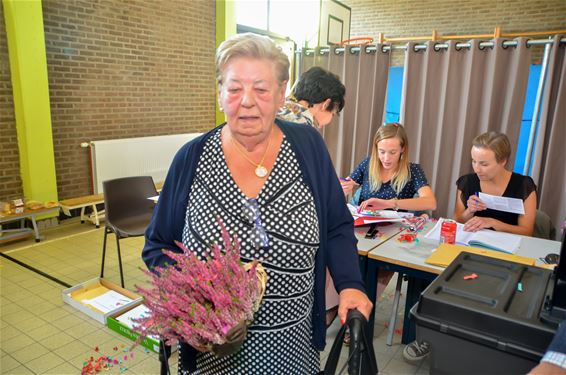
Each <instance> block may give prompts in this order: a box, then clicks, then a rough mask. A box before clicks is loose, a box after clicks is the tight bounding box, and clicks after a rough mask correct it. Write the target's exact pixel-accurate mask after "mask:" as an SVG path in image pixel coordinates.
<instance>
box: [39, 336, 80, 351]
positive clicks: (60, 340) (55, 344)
mask: <svg viewBox="0 0 566 375" xmlns="http://www.w3.org/2000/svg"><path fill="white" fill-rule="evenodd" d="M73 341H75V338H74V337H72V336H69V335H68V334H66V333H65V332H59V333H56V334H54V335H53V336H49V337H47V338H45V339H43V340H42V341H41V344H42V345H43V346H45V347H46V348H47V349H49V350H51V351H54V350H55V349H57V348H60V347H61V346H64V345H67V344H69V343H71V342H73Z"/></svg>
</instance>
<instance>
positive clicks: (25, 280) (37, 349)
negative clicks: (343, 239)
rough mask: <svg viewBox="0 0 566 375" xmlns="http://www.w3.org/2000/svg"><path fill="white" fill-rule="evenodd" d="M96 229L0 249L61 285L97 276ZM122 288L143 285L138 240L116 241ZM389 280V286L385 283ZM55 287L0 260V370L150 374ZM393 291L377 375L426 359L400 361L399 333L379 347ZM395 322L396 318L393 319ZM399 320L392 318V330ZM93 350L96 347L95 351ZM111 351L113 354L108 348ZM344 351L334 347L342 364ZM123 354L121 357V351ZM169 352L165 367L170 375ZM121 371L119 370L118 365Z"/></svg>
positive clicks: (112, 263) (387, 296)
mask: <svg viewBox="0 0 566 375" xmlns="http://www.w3.org/2000/svg"><path fill="white" fill-rule="evenodd" d="M103 231H104V229H103V228H100V229H96V228H95V227H94V226H93V225H90V224H88V223H85V224H82V225H81V224H80V223H78V222H77V221H75V220H74V219H71V220H66V221H65V222H64V223H63V224H61V225H60V226H59V227H57V228H54V229H50V230H46V231H44V232H43V234H44V235H45V239H44V240H43V241H42V242H40V243H37V244H36V243H35V242H33V240H24V241H19V242H14V243H10V244H4V245H0V252H2V253H4V254H6V255H8V256H10V257H12V258H14V259H17V260H19V261H21V262H24V263H26V264H28V265H30V266H32V267H34V268H36V269H39V270H40V271H43V272H44V273H47V274H49V275H51V276H53V277H55V278H57V279H59V280H61V281H63V282H65V283H67V284H70V285H75V284H78V283H80V282H83V281H86V280H89V279H92V278H95V277H98V275H99V272H100V268H99V267H100V257H101V249H102V239H103V235H104V232H103ZM109 239H110V243H109V247H108V254H109V255H108V256H107V264H106V271H105V277H106V278H108V279H110V280H112V281H115V282H117V283H119V280H120V279H119V273H118V266H117V259H116V258H117V257H116V247H115V241H114V237H113V236H110V237H109ZM121 245H122V246H121V247H122V259H123V264H124V274H125V279H126V280H125V282H126V288H128V289H130V290H133V289H134V285H140V284H143V283H145V282H146V280H145V278H146V276H145V275H143V273H142V272H141V269H143V268H145V266H144V264H143V262H142V261H141V258H140V249H141V248H142V246H143V238H132V239H126V240H122V241H121ZM391 284H394V283H391ZM63 289H64V287H63V286H61V285H60V284H58V283H56V282H54V281H51V280H49V279H47V278H45V277H43V276H41V275H39V274H37V273H35V272H32V271H30V270H28V269H26V268H24V267H22V266H20V265H18V264H16V263H14V262H12V261H10V260H7V259H5V258H0V318H1V320H0V324H1V325H0V351H1V356H2V357H1V360H0V373H1V374H79V373H80V371H81V369H82V367H83V364H84V362H85V361H86V360H88V359H89V358H90V357H91V356H92V357H94V358H95V359H96V358H99V357H100V356H102V355H108V356H112V357H114V358H121V359H122V364H121V365H118V366H115V367H113V368H112V369H110V371H106V372H104V373H109V374H112V373H114V374H119V373H125V374H158V373H159V361H158V359H157V355H156V354H154V353H147V352H146V351H145V350H143V348H140V347H137V348H135V349H134V350H133V353H134V357H133V358H132V356H131V353H130V352H125V350H126V349H127V348H129V346H130V345H131V342H130V341H128V340H127V339H126V338H124V337H122V336H120V335H118V334H117V333H115V332H113V331H111V330H109V329H108V328H106V327H104V326H103V325H102V324H100V323H98V322H96V321H95V320H93V319H91V318H89V317H88V316H86V315H83V314H82V313H81V312H79V311H77V310H75V309H73V308H72V307H70V306H69V305H67V304H65V303H63V301H62V298H61V291H62V290H63ZM392 294H393V290H392V289H391V285H390V287H389V288H388V289H387V290H386V291H385V293H384V296H383V299H382V302H383V303H381V304H380V305H379V308H378V311H377V315H376V325H375V335H374V349H375V353H376V357H377V361H378V366H379V370H380V373H381V374H425V373H428V363H427V361H423V363H419V364H417V365H416V366H414V365H411V364H408V363H406V362H404V361H403V358H402V345H401V344H400V336H399V334H396V335H395V339H394V343H393V345H392V346H390V347H389V346H386V345H385V338H386V335H387V330H386V329H385V321H387V320H388V317H389V313H390V309H391V300H392ZM400 310H401V309H400ZM399 320H401V319H399ZM401 324H402V322H400V321H398V323H397V327H398V328H400V327H401ZM338 326H339V323H337V322H335V323H334V324H333V325H332V326H331V328H330V329H329V331H328V336H327V337H328V339H327V342H328V343H329V344H328V345H327V349H326V351H325V352H323V353H322V355H321V359H322V362H323V363H324V362H325V360H326V356H327V353H328V351H329V350H330V346H331V345H330V344H331V343H332V341H333V338H334V337H335V335H336V333H337V330H338ZM97 347H98V351H96V348H97ZM116 347H117V348H118V351H115V350H114V348H116ZM346 354H347V349H346V348H344V350H343V351H342V356H341V358H342V361H343V360H344V358H345V356H346ZM126 355H128V359H127V360H124V356H126ZM176 362H177V359H176V356H175V354H173V356H172V358H171V360H170V364H171V369H172V373H176ZM121 369H122V370H121Z"/></svg>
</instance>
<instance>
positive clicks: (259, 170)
mask: <svg viewBox="0 0 566 375" xmlns="http://www.w3.org/2000/svg"><path fill="white" fill-rule="evenodd" d="M271 131H272V132H273V128H271ZM272 138H273V136H270V137H269V141H268V142H267V147H266V148H265V152H264V153H263V156H262V158H261V161H260V162H259V163H256V162H254V161H253V160H252V159H250V158H249V157H248V155H246V153H245V152H244V150H242V149H241V148H240V146H239V145H238V142H237V141H235V140H234V137H232V136H230V141H231V142H232V143H233V144H234V147H236V150H238V152H239V153H240V154H242V156H243V157H244V158H245V159H246V160H247V161H248V162H250V163H251V164H252V165H253V166H254V167H255V175H256V176H257V177H258V178H265V176H267V173H268V172H267V168H265V167H264V166H263V161H264V159H265V155H267V150H269V146H270V145H271V139H272Z"/></svg>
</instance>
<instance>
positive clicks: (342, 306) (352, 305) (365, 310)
mask: <svg viewBox="0 0 566 375" xmlns="http://www.w3.org/2000/svg"><path fill="white" fill-rule="evenodd" d="M372 308H373V304H372V303H371V301H370V300H369V298H368V296H366V294H365V293H364V292H362V291H361V290H358V289H353V288H346V289H343V290H342V291H341V292H340V302H339V304H338V316H339V317H340V323H342V324H344V322H346V317H347V316H348V310H353V309H358V311H359V312H361V313H362V315H363V316H365V318H366V319H367V320H369V313H370V312H371V309H372Z"/></svg>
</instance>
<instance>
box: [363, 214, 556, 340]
mask: <svg viewBox="0 0 566 375" xmlns="http://www.w3.org/2000/svg"><path fill="white" fill-rule="evenodd" d="M435 224H436V221H430V220H429V221H428V222H427V223H426V224H425V226H424V228H423V230H422V231H421V232H419V234H418V236H417V238H418V240H419V242H418V243H401V242H399V241H398V239H399V236H400V235H401V234H403V233H405V231H403V233H401V232H399V233H398V234H397V235H395V236H393V238H390V239H388V240H387V241H385V242H384V243H382V244H380V246H375V247H374V248H372V249H371V250H370V252H369V253H368V254H367V260H366V261H367V266H366V267H367V268H366V273H365V275H366V286H367V291H368V296H369V297H370V299H373V300H374V301H373V303H374V309H373V311H372V313H371V315H370V334H371V335H373V325H374V322H375V310H376V307H377V306H376V303H377V301H375V293H376V289H377V275H378V272H379V269H385V270H390V271H394V272H400V273H402V274H404V275H407V276H408V278H409V281H408V284H407V294H406V301H405V312H404V317H405V319H404V322H403V335H402V338H401V342H402V343H403V344H408V343H410V342H411V341H413V340H414V339H415V337H414V335H415V327H414V326H415V324H414V321H413V319H410V316H409V310H410V308H411V307H412V306H413V305H414V304H415V303H416V302H417V301H418V298H419V296H420V293H421V292H422V291H423V290H424V289H425V288H426V287H427V286H428V285H429V284H430V283H431V282H432V281H433V280H434V279H435V278H436V276H437V275H439V274H440V273H442V271H444V268H442V267H437V266H433V265H430V264H426V263H425V260H426V259H427V258H428V257H429V256H430V255H431V254H432V251H433V250H434V249H436V247H438V243H437V242H436V241H431V240H428V239H425V238H424V235H425V234H426V233H427V232H428V231H429V230H430V229H432V227H433V226H434V225H435ZM521 237H522V240H521V245H520V247H519V250H518V251H517V255H522V256H527V257H530V258H534V259H536V264H537V265H541V264H542V262H540V260H539V259H538V258H539V257H541V256H542V257H544V256H545V255H546V254H548V253H559V252H560V245H561V244H560V242H558V241H550V240H544V239H540V238H534V237H527V236H521Z"/></svg>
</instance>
